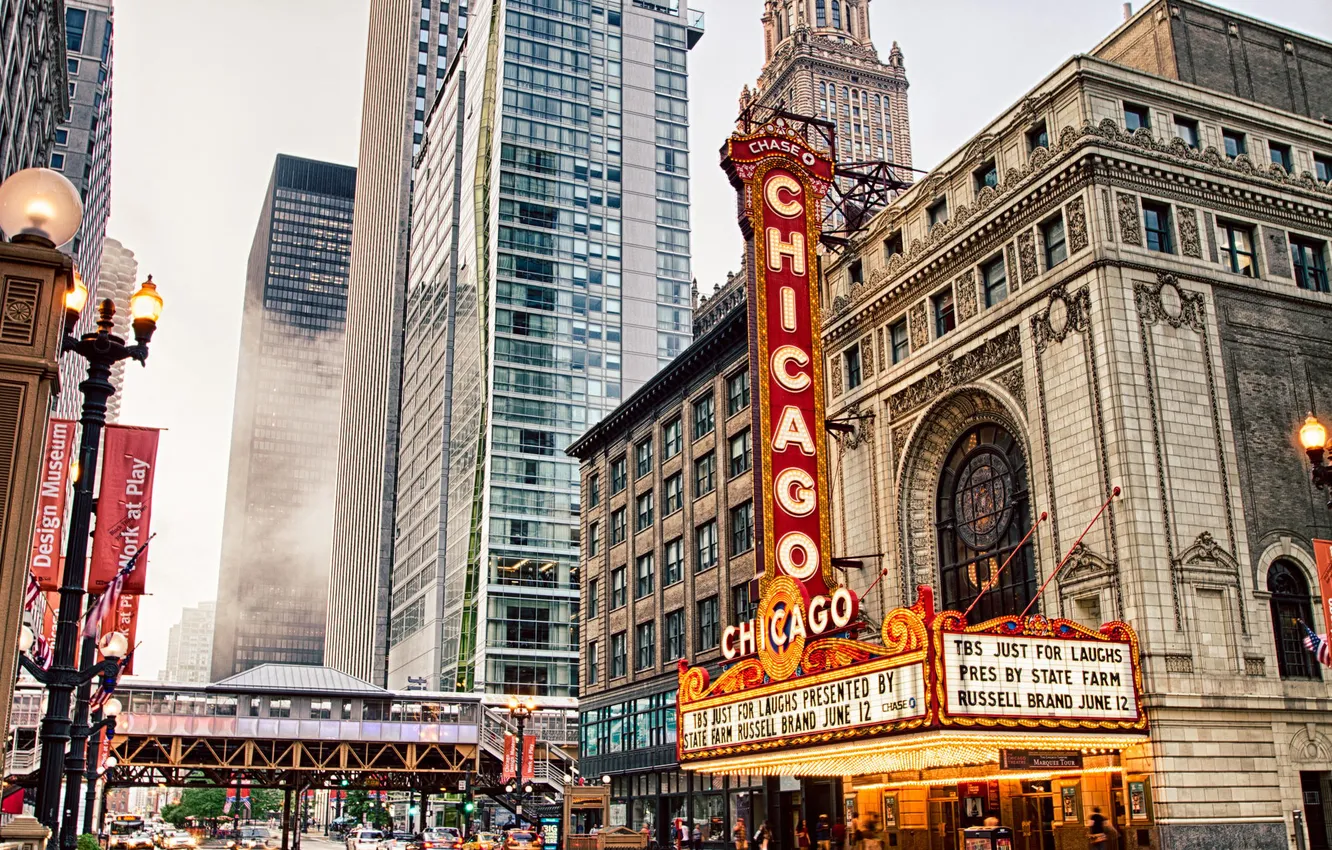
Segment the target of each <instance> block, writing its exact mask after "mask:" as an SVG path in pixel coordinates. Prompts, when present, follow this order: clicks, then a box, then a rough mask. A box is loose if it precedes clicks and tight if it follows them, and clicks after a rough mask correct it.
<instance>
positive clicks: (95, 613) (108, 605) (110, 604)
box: [83, 534, 157, 638]
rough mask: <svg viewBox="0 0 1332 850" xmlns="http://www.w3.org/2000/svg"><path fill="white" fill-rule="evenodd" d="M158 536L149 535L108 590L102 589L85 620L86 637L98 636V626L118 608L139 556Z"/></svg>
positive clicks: (112, 580)
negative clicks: (122, 591) (126, 581)
mask: <svg viewBox="0 0 1332 850" xmlns="http://www.w3.org/2000/svg"><path fill="white" fill-rule="evenodd" d="M156 536H157V535H155V534H152V535H149V536H148V539H147V540H145V541H144V544H143V545H142V546H140V547H139V548H138V550H137V551H136V552H135V553H134V554H133V555H131V556H130V559H129V560H128V561H126V562H125V566H124V567H123V568H122V569H121V570H120V572H118V573H116V577H115V578H113V579H111V583H110V584H108V585H107V586H106V590H104V591H102V595H101V596H99V597H98V598H97V604H96V605H94V606H93V607H92V608H91V609H90V610H89V611H88V616H87V617H85V618H84V620H83V636H84V637H86V638H95V637H97V630H98V627H99V626H101V624H102V621H103V620H105V619H106V618H107V616H108V615H109V614H110V613H111V612H112V611H114V610H116V605H117V604H119V602H120V591H121V588H123V587H124V586H125V579H126V578H128V577H129V574H130V573H132V572H134V567H135V566H136V565H137V564H138V562H139V556H140V555H142V554H143V553H144V552H146V551H148V544H149V543H151V542H152V539H153V538H154V537H156Z"/></svg>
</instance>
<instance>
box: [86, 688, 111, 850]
mask: <svg viewBox="0 0 1332 850" xmlns="http://www.w3.org/2000/svg"><path fill="white" fill-rule="evenodd" d="M120 709H121V705H120V700H118V699H116V698H115V697H112V698H111V699H109V700H107V701H106V705H104V706H102V709H101V711H99V712H98V715H99V716H98V717H96V718H94V723H93V725H92V726H91V727H89V729H88V755H87V758H86V759H85V762H86V764H87V768H86V769H85V771H84V778H85V780H86V781H87V783H88V792H87V795H86V796H85V797H84V801H83V831H84V832H92V831H93V806H94V805H95V804H96V802H97V774H98V772H99V765H98V764H97V756H98V753H99V751H100V749H101V746H102V730H103V729H105V730H106V737H107V738H108V739H111V738H114V737H115V736H116V718H117V717H118V716H119V715H120ZM107 761H108V762H112V761H113V760H112V759H111V758H107ZM107 767H114V764H108V765H107ZM75 843H76V844H77V840H76V842H75Z"/></svg>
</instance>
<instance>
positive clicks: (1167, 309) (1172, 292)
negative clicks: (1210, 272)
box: [1133, 274, 1206, 333]
mask: <svg viewBox="0 0 1332 850" xmlns="http://www.w3.org/2000/svg"><path fill="white" fill-rule="evenodd" d="M1133 300H1134V301H1135V302H1136V303H1137V305H1138V315H1140V316H1141V317H1142V319H1143V321H1144V322H1146V323H1147V324H1148V325H1149V326H1150V325H1154V324H1156V323H1157V322H1165V323H1167V324H1168V325H1170V326H1171V327H1172V328H1176V329H1179V328H1184V327H1187V328H1189V329H1190V330H1192V331H1194V332H1195V333H1202V332H1203V328H1204V326H1205V322H1206V315H1205V312H1204V311H1205V305H1204V303H1203V295H1202V293H1200V292H1189V291H1188V290H1186V289H1181V288H1180V285H1179V281H1178V280H1177V279H1176V278H1175V276H1174V275H1172V274H1158V275H1157V276H1156V283H1139V284H1136V285H1135V286H1134V287H1133Z"/></svg>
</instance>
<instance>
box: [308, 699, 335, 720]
mask: <svg viewBox="0 0 1332 850" xmlns="http://www.w3.org/2000/svg"><path fill="white" fill-rule="evenodd" d="M332 717H333V700H329V699H312V700H310V719H311V720H329V719H331V718H332Z"/></svg>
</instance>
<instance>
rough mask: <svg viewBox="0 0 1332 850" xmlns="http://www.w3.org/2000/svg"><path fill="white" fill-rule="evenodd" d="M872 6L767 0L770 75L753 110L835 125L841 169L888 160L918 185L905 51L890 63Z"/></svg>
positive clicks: (751, 99)
mask: <svg viewBox="0 0 1332 850" xmlns="http://www.w3.org/2000/svg"><path fill="white" fill-rule="evenodd" d="M869 6H870V0H765V3H764V7H763V47H764V64H763V73H762V74H761V75H760V76H759V80H758V83H757V86H756V88H755V89H753V90H750V89H749V88H748V87H746V88H745V91H744V93H743V94H742V95H741V97H740V105H741V108H744V107H746V106H748V105H750V104H758V105H759V106H766V107H780V108H782V109H785V110H786V111H788V112H795V113H798V114H800V115H809V116H812V117H815V118H822V119H825V120H828V121H834V122H836V124H837V150H836V151H835V154H836V158H837V160H838V161H839V162H865V161H887V162H892V163H893V164H895V165H898V166H901V168H900V169H899V171H898V174H899V176H900V177H902V178H904V179H908V180H909V179H910V177H909V175H910V171H909V168H910V166H911V125H910V123H909V121H908V119H907V78H906V65H905V61H904V59H903V56H902V50H901V48H899V47H898V46H897V43H896V42H894V43H893V47H892V50H890V51H889V53H888V61H887V62H886V63H885V62H883V61H881V60H880V59H879V53H878V51H877V50H876V49H875V47H874V42H873V40H872V39H871V37H870V17H869Z"/></svg>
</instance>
